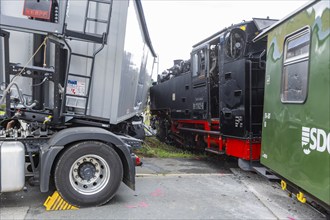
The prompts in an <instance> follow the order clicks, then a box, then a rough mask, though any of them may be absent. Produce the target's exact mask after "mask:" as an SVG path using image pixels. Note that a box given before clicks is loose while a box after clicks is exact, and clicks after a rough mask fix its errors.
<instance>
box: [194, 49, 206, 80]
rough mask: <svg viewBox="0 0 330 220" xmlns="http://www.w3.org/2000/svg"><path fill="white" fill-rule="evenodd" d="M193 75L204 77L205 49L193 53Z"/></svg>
mask: <svg viewBox="0 0 330 220" xmlns="http://www.w3.org/2000/svg"><path fill="white" fill-rule="evenodd" d="M192 62H193V65H192V66H193V68H192V69H193V71H192V73H193V77H204V76H205V73H206V56H205V49H202V50H199V51H197V52H196V53H194V54H193V57H192Z"/></svg>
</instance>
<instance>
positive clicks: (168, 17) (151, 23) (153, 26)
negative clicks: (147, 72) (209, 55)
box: [142, 0, 308, 79]
mask: <svg viewBox="0 0 330 220" xmlns="http://www.w3.org/2000/svg"><path fill="white" fill-rule="evenodd" d="M307 2H308V1H303V0H277V1H269V0H259V1H249V0H244V1H237V0H232V1H230V0H213V1H211V0H142V4H143V8H144V13H145V17H146V21H147V25H148V29H149V33H150V37H151V41H152V44H153V46H154V48H155V51H156V53H157V54H158V56H159V73H161V72H162V71H164V70H165V69H168V68H170V67H172V65H173V60H174V59H189V56H190V52H191V49H192V45H194V44H196V43H198V42H199V41H201V40H203V39H205V38H207V37H208V36H210V35H212V34H214V33H216V32H218V31H220V30H221V29H223V28H225V27H228V26H230V25H231V24H235V23H239V22H241V21H243V20H246V21H248V20H251V19H252V18H266V17H267V16H269V18H272V19H281V18H283V17H285V16H286V15H288V14H290V13H291V12H293V11H295V10H296V9H298V8H299V7H301V6H302V5H304V4H306V3H307ZM153 78H154V79H155V78H156V74H154V76H153Z"/></svg>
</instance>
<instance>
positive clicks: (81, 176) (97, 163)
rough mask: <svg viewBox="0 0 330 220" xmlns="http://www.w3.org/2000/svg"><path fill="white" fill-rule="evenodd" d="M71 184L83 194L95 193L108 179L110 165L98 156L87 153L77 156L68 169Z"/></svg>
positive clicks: (102, 187)
mask: <svg viewBox="0 0 330 220" xmlns="http://www.w3.org/2000/svg"><path fill="white" fill-rule="evenodd" d="M69 175H70V183H71V186H72V187H73V188H74V189H75V190H76V191H77V192H79V193H81V194H84V195H92V194H96V193H98V192H100V191H102V190H103V189H104V187H106V185H107V184H108V182H109V180H110V167H109V165H108V163H107V162H106V161H105V160H104V159H103V158H102V157H100V156H98V155H95V154H88V155H84V156H82V157H80V158H78V159H77V160H76V161H75V162H74V163H73V164H72V166H71V169H70V174H69Z"/></svg>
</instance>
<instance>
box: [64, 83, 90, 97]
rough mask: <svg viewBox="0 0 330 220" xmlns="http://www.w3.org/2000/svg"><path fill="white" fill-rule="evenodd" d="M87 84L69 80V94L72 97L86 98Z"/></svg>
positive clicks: (67, 90) (67, 89)
mask: <svg viewBox="0 0 330 220" xmlns="http://www.w3.org/2000/svg"><path fill="white" fill-rule="evenodd" d="M85 87H86V83H85V82H81V81H77V80H68V86H67V88H66V92H67V94H70V95H82V96H84V95H85V94H86V93H85Z"/></svg>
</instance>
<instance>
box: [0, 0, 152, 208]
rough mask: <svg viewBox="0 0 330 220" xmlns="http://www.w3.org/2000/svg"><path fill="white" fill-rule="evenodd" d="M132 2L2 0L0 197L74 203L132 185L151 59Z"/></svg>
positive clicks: (93, 201)
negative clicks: (20, 194) (34, 190)
mask: <svg viewBox="0 0 330 220" xmlns="http://www.w3.org/2000/svg"><path fill="white" fill-rule="evenodd" d="M156 57H157V56H156V53H155V51H154V49H153V46H152V43H151V40H150V36H149V33H148V29H147V25H146V20H145V16H144V12H143V8H142V3H141V1H140V0H136V1H133V0H121V1H113V0H82V1H69V0H18V1H15V2H12V1H1V2H0V82H1V93H0V94H1V96H0V97H1V100H0V102H1V112H0V115H1V119H0V120H1V122H0V129H1V130H0V193H4V192H15V191H20V190H22V189H23V188H24V186H25V185H26V183H27V182H29V183H32V184H35V185H39V188H40V191H41V192H48V191H49V190H50V185H52V184H54V185H55V187H56V190H57V191H58V193H59V194H60V195H61V196H62V198H63V199H64V200H66V201H67V202H68V203H70V204H71V205H73V206H76V207H86V206H99V205H102V204H105V203H106V202H108V201H109V200H111V198H112V197H113V196H114V195H115V193H116V191H117V190H118V187H119V185H120V183H121V182H124V183H125V184H126V185H127V186H128V187H130V188H131V189H133V190H134V189H135V165H138V164H139V163H140V160H139V158H138V157H137V156H136V155H135V154H134V153H133V148H134V147H139V146H141V139H143V138H144V129H143V126H142V124H141V123H142V120H143V119H142V116H141V113H142V112H143V110H144V108H145V106H146V102H147V94H148V89H149V86H150V84H151V76H152V73H153V71H154V66H155V62H156Z"/></svg>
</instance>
